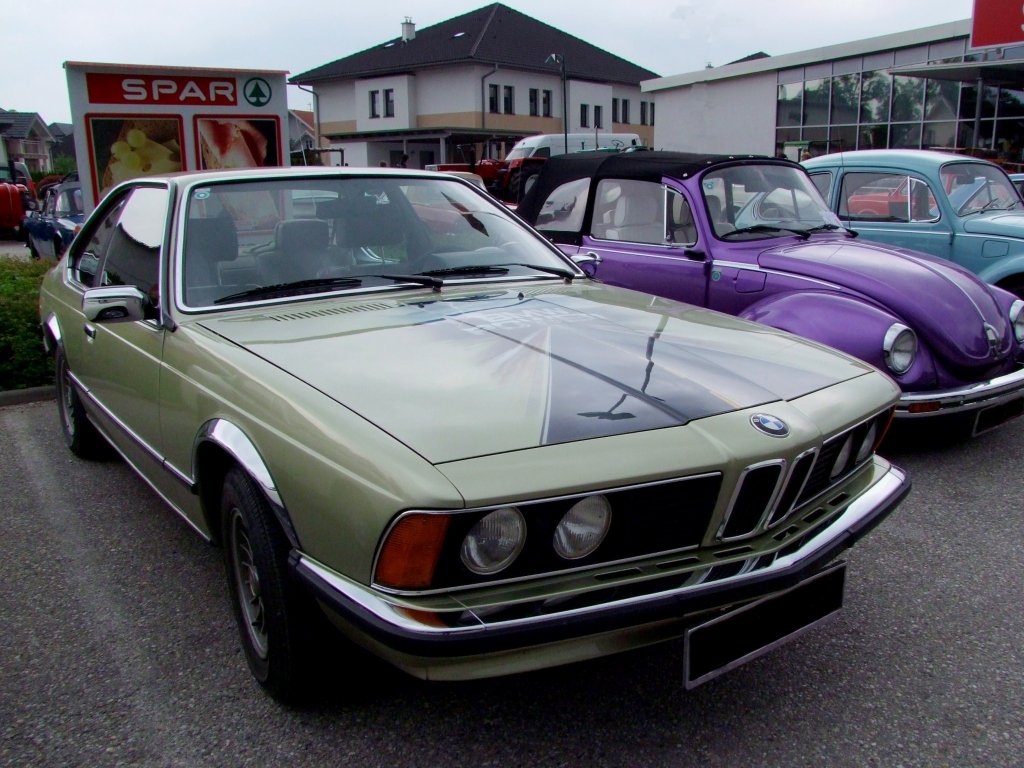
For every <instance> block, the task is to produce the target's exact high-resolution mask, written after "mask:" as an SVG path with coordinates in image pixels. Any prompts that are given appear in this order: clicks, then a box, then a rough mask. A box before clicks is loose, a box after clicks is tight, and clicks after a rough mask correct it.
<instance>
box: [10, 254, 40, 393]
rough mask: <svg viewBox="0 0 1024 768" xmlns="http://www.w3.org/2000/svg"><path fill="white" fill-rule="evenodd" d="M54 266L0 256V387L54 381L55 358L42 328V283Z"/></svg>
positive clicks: (33, 384) (20, 386)
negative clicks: (47, 351) (47, 348)
mask: <svg viewBox="0 0 1024 768" xmlns="http://www.w3.org/2000/svg"><path fill="white" fill-rule="evenodd" d="M52 266H53V262H52V261H45V260H44V261H23V260H21V259H15V258H9V257H4V258H0V390H5V389H24V388H26V387H38V386H43V385H45V384H52V383H53V361H52V360H51V359H50V358H49V357H48V356H47V355H46V354H45V353H44V352H43V342H42V334H41V332H40V330H39V285H40V283H42V281H43V275H45V274H46V272H47V270H48V269H50V268H51V267H52Z"/></svg>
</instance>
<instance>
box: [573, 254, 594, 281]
mask: <svg viewBox="0 0 1024 768" xmlns="http://www.w3.org/2000/svg"><path fill="white" fill-rule="evenodd" d="M572 260H573V262H575V264H576V266H577V267H579V268H580V269H582V270H583V274H585V275H586V276H587V277H594V275H596V274H597V267H598V265H599V264H600V263H601V257H600V256H599V255H598V254H596V253H594V252H593V251H587V252H586V253H578V254H576V255H575V256H573V257H572Z"/></svg>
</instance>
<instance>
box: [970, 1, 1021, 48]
mask: <svg viewBox="0 0 1024 768" xmlns="http://www.w3.org/2000/svg"><path fill="white" fill-rule="evenodd" d="M1020 42H1024V3H1022V2H1021V0H1013V2H1009V1H1008V0H974V15H973V23H972V25H971V47H972V48H987V47H990V46H993V45H1012V44H1014V43H1020Z"/></svg>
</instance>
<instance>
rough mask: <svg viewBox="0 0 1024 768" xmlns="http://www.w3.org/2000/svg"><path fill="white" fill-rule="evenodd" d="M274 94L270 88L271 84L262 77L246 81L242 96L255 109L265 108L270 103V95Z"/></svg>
mask: <svg viewBox="0 0 1024 768" xmlns="http://www.w3.org/2000/svg"><path fill="white" fill-rule="evenodd" d="M272 93H273V91H272V90H271V88H270V83H268V82H267V81H266V80H264V79H263V78H262V77H252V78H250V79H248V80H246V81H245V85H244V86H243V88H242V95H244V96H245V100H246V101H248V102H249V103H250V104H252V105H253V106H254V107H262V106H264V105H265V104H266V103H267V102H268V101H270V95H271V94H272Z"/></svg>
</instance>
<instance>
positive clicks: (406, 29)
mask: <svg viewBox="0 0 1024 768" xmlns="http://www.w3.org/2000/svg"><path fill="white" fill-rule="evenodd" d="M415 39H416V25H415V24H413V22H412V19H410V18H409V17H408V16H406V17H405V21H403V22H402V42H403V43H408V42H409V41H410V40H415Z"/></svg>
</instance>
